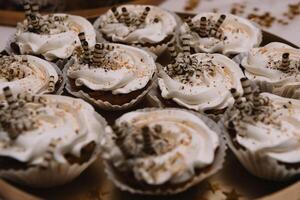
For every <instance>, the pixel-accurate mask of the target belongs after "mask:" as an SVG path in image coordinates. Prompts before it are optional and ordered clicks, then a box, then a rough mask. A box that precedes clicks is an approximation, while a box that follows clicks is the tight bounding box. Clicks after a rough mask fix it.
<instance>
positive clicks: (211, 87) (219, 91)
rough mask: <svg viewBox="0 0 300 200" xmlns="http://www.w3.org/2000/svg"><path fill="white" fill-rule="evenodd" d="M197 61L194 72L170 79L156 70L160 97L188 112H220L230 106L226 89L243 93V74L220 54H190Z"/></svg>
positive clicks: (230, 101)
mask: <svg viewBox="0 0 300 200" xmlns="http://www.w3.org/2000/svg"><path fill="white" fill-rule="evenodd" d="M190 58H192V59H194V60H196V68H195V69H194V70H195V73H194V74H193V75H192V76H189V75H188V76H187V75H186V74H183V75H177V76H174V77H170V76H169V75H168V74H167V73H166V72H165V71H164V70H162V69H161V70H160V71H159V76H160V77H159V79H158V84H159V87H160V89H161V95H162V97H163V98H166V99H172V100H174V101H175V102H176V103H178V104H179V105H182V106H184V107H187V108H189V109H194V110H197V111H200V110H210V109H223V108H226V107H227V106H229V105H232V104H233V102H234V101H233V98H232V97H231V94H230V93H229V91H228V90H229V89H230V88H232V87H235V88H237V89H238V91H241V90H242V87H241V84H240V81H239V80H240V78H241V77H242V76H243V72H242V71H241V69H240V68H239V66H238V65H237V64H236V63H234V62H233V61H232V60H230V59H229V58H227V57H225V56H223V55H220V54H204V53H198V54H193V55H190Z"/></svg>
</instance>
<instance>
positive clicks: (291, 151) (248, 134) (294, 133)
mask: <svg viewBox="0 0 300 200" xmlns="http://www.w3.org/2000/svg"><path fill="white" fill-rule="evenodd" d="M260 96H262V97H264V98H268V99H269V102H270V104H269V105H266V106H265V107H267V108H268V109H267V108H264V107H262V108H261V109H262V113H261V114H258V115H252V116H248V117H247V116H244V117H238V119H236V120H235V123H236V126H235V129H236V130H237V132H238V134H237V136H236V141H237V142H238V143H239V144H241V145H242V146H243V147H245V148H246V149H247V150H248V151H250V152H252V153H258V154H261V155H265V156H268V157H270V158H273V159H275V160H278V161H281V162H284V163H290V164H293V163H299V162H300V131H299V130H300V101H299V100H294V99H288V98H283V97H279V96H276V95H273V94H270V93H261V94H260ZM258 118H260V119H261V120H257V119H258Z"/></svg>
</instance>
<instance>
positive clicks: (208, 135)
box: [102, 109, 220, 185]
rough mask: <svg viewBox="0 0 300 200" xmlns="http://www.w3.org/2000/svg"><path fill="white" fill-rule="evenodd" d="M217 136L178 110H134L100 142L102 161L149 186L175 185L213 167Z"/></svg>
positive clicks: (196, 119) (201, 122) (192, 117)
mask: <svg viewBox="0 0 300 200" xmlns="http://www.w3.org/2000/svg"><path fill="white" fill-rule="evenodd" d="M219 142H220V141H219V138H218V135H217V134H216V133H215V132H214V131H212V130H211V129H210V128H209V127H208V126H207V125H206V124H205V123H204V122H203V121H202V120H201V119H200V118H199V117H198V116H196V115H195V114H193V113H190V112H187V111H185V110H180V109H163V110H161V109H160V110H159V109H156V110H148V111H145V110H140V111H139V110H138V111H133V112H130V113H126V114H124V115H123V116H121V117H120V118H119V119H118V120H117V121H116V124H115V129H114V133H111V134H108V135H107V137H106V138H105V139H104V140H103V141H102V147H103V152H104V153H103V157H104V159H106V160H107V161H109V162H110V163H111V164H112V165H113V166H114V167H115V168H116V169H118V170H120V171H132V173H133V175H134V178H135V179H136V180H138V181H141V182H145V183H147V184H149V185H161V184H164V183H171V184H177V183H182V182H185V181H187V180H189V179H191V178H193V177H194V176H195V175H197V174H196V172H195V170H196V169H204V168H205V167H208V166H210V165H212V164H213V162H214V159H215V153H216V150H217V148H218V147H219V145H220V144H219Z"/></svg>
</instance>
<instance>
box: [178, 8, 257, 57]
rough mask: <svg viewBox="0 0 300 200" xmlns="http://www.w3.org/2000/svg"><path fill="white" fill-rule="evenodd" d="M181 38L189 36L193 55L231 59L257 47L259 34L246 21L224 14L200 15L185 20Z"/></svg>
mask: <svg viewBox="0 0 300 200" xmlns="http://www.w3.org/2000/svg"><path fill="white" fill-rule="evenodd" d="M180 31H181V34H187V33H188V34H191V36H192V47H193V48H194V49H195V51H196V52H207V53H214V52H221V53H222V54H224V55H232V54H237V53H241V52H247V51H249V50H250V49H251V48H253V47H256V46H258V45H259V44H260V42H261V39H262V36H261V30H260V29H259V28H257V27H256V26H255V25H254V24H253V23H252V22H250V21H249V20H247V19H244V18H241V17H238V16H235V15H231V14H226V15H224V14H223V15H220V14H216V13H201V14H198V15H196V16H195V17H193V18H192V19H190V18H188V19H187V21H186V23H184V24H183V25H182V26H181V29H180Z"/></svg>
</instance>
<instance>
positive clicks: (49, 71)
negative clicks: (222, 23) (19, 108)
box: [0, 55, 58, 99]
mask: <svg viewBox="0 0 300 200" xmlns="http://www.w3.org/2000/svg"><path fill="white" fill-rule="evenodd" d="M22 58H25V59H26V60H27V61H26V62H23V61H22ZM9 60H11V61H12V62H9ZM7 61H8V62H7ZM8 63H9V64H8ZM0 67H1V70H2V72H1V73H0V96H2V93H3V92H2V90H3V88H5V87H7V86H9V87H10V89H11V90H12V91H13V93H16V94H18V93H22V92H25V91H26V92H29V93H32V94H43V93H49V92H50V91H49V81H50V76H53V81H54V84H56V83H57V81H58V74H57V71H56V69H55V68H54V66H52V64H50V63H49V62H47V61H45V60H42V59H40V58H38V57H35V56H30V55H22V56H17V55H15V56H4V57H2V58H0ZM17 68H19V69H20V71H21V72H23V73H24V77H23V78H18V77H14V79H12V80H8V79H7V77H5V75H4V72H5V71H6V73H7V72H8V70H10V69H17ZM1 70H0V71H1ZM0 99H1V98H0Z"/></svg>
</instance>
